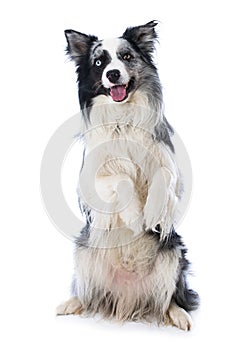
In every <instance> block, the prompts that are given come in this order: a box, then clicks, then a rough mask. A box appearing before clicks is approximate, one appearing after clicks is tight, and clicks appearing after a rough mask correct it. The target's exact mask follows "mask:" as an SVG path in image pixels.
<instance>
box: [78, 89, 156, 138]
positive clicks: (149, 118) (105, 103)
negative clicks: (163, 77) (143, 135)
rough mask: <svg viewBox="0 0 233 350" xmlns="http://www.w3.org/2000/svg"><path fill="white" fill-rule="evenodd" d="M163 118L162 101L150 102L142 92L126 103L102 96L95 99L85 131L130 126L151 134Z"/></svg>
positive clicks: (135, 94) (136, 93)
mask: <svg viewBox="0 0 233 350" xmlns="http://www.w3.org/2000/svg"><path fill="white" fill-rule="evenodd" d="M162 118H163V111H162V106H161V103H160V101H153V103H152V102H150V101H149V99H148V97H147V96H146V95H145V94H142V93H141V92H135V93H134V94H133V95H132V96H131V97H130V98H129V99H128V100H127V101H126V102H124V103H116V102H113V101H112V99H111V97H109V96H104V95H100V96H97V97H96V98H94V100H93V105H92V107H91V109H90V111H89V116H88V119H89V121H88V122H87V123H85V127H84V129H85V131H89V130H91V129H93V128H96V127H97V128H105V127H106V126H110V125H112V127H113V128H116V126H118V127H120V126H126V125H130V126H132V127H135V128H141V129H143V130H145V131H147V132H149V133H151V134H153V133H154V130H155V128H156V125H158V124H159V123H160V122H161V120H162Z"/></svg>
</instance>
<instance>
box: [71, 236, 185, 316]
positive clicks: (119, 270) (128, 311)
mask: <svg viewBox="0 0 233 350" xmlns="http://www.w3.org/2000/svg"><path fill="white" fill-rule="evenodd" d="M119 239H120V237H119ZM119 242H120V240H119ZM95 243H96V242H95ZM102 243H103V242H101V245H102ZM75 260H76V294H75V295H76V296H77V297H78V299H79V300H80V302H81V304H82V305H83V308H84V309H85V311H86V312H87V313H89V314H95V313H101V314H102V315H103V316H104V317H106V318H109V317H110V318H111V317H116V318H117V319H119V320H126V319H131V320H132V319H137V320H142V319H148V320H149V319H151V318H152V319H154V318H155V317H156V318H157V319H158V320H159V319H162V318H161V317H162V315H163V314H164V312H165V311H166V310H167V309H168V307H169V304H170V301H171V298H172V295H173V293H174V290H175V282H176V278H177V271H178V266H179V252H169V251H168V252H166V253H164V252H163V253H161V252H160V251H159V241H158V239H157V238H156V236H155V237H153V236H150V235H147V234H144V235H142V236H141V237H138V238H137V239H136V240H134V241H133V240H132V242H131V243H129V244H127V245H123V244H122V245H121V246H120V245H119V246H118V247H116V248H108V249H103V248H97V247H95V248H93V247H89V248H84V247H79V248H78V249H77V252H76V259H75Z"/></svg>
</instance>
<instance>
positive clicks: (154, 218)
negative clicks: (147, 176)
mask: <svg viewBox="0 0 233 350" xmlns="http://www.w3.org/2000/svg"><path fill="white" fill-rule="evenodd" d="M176 187H177V176H176V175H175V174H172V172H171V171H170V170H169V169H168V168H166V167H161V168H159V169H158V170H157V171H156V173H155V174H154V176H153V179H152V182H151V185H150V187H149V190H148V196H147V201H146V204H145V207H144V221H145V225H146V229H147V230H149V229H152V230H153V229H155V228H156V226H157V225H158V224H159V225H160V230H161V239H163V238H165V237H166V236H167V235H168V234H169V233H170V231H171V228H172V225H173V224H174V222H175V216H176V208H177V201H178V196H177V194H176Z"/></svg>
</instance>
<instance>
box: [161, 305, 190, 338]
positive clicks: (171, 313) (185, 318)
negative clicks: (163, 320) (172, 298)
mask: <svg viewBox="0 0 233 350" xmlns="http://www.w3.org/2000/svg"><path fill="white" fill-rule="evenodd" d="M167 324H170V325H172V326H175V327H178V328H179V329H182V330H184V331H190V329H191V328H192V319H191V317H190V316H189V314H188V313H187V312H186V311H185V310H184V309H182V308H181V307H179V306H178V305H176V304H171V305H170V307H169V309H168V319H167Z"/></svg>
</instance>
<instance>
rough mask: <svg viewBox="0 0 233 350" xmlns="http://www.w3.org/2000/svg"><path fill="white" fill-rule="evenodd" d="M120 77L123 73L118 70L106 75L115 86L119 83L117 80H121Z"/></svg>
mask: <svg viewBox="0 0 233 350" xmlns="http://www.w3.org/2000/svg"><path fill="white" fill-rule="evenodd" d="M120 75H121V72H120V71H119V70H118V69H112V70H109V71H108V72H107V73H106V76H107V78H108V80H109V81H110V82H111V83H113V84H115V83H116V82H117V80H118V79H119V78H120Z"/></svg>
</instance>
